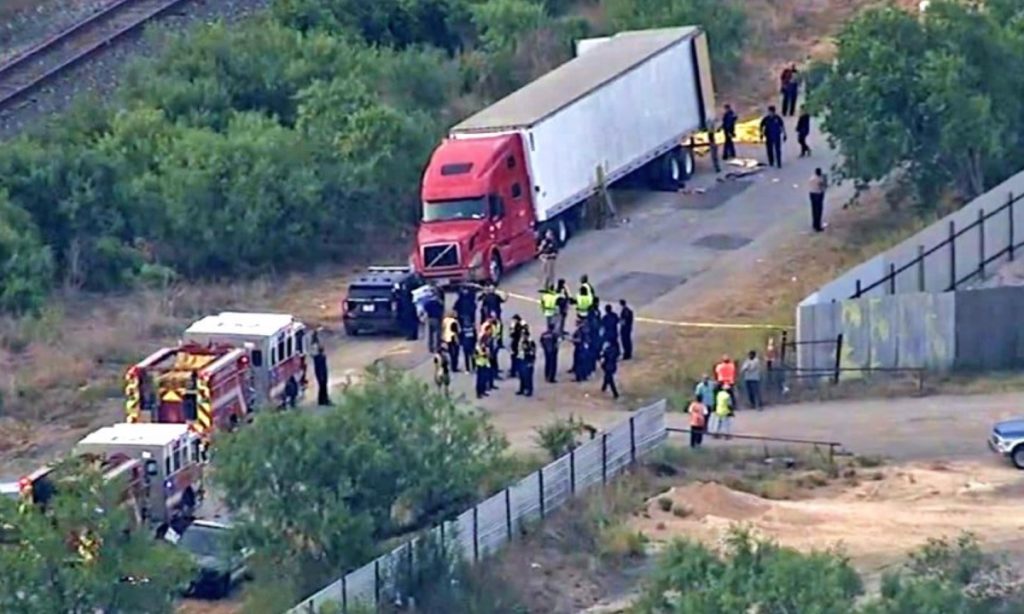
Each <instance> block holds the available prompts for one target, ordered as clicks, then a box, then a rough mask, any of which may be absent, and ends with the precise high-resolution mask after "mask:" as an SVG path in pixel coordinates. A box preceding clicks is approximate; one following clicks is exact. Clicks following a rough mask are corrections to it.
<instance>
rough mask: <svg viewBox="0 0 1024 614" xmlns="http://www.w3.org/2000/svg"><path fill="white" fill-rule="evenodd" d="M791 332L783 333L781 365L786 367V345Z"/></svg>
mask: <svg viewBox="0 0 1024 614" xmlns="http://www.w3.org/2000/svg"><path fill="white" fill-rule="evenodd" d="M788 337H789V331H785V330H784V331H782V347H780V348H779V365H780V366H785V364H786V345H787V342H788Z"/></svg>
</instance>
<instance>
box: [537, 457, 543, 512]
mask: <svg viewBox="0 0 1024 614" xmlns="http://www.w3.org/2000/svg"><path fill="white" fill-rule="evenodd" d="M537 490H538V491H539V492H538V493H537V494H538V495H539V500H540V517H541V518H544V468H543V467H541V468H540V469H538V470H537Z"/></svg>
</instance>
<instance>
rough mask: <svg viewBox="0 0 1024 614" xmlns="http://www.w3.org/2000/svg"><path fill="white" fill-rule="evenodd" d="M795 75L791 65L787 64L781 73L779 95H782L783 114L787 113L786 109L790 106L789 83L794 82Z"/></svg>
mask: <svg viewBox="0 0 1024 614" xmlns="http://www.w3.org/2000/svg"><path fill="white" fill-rule="evenodd" d="M795 76H796V75H794V74H793V68H792V67H791V66H786V67H785V68H783V69H782V72H781V73H780V74H779V95H780V96H781V102H782V114H783V115H785V114H786V110H787V109H788V108H789V92H790V89H789V84H790V83H792V82H793V78H794V77H795Z"/></svg>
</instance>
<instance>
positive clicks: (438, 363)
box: [434, 341, 452, 397]
mask: <svg viewBox="0 0 1024 614" xmlns="http://www.w3.org/2000/svg"><path fill="white" fill-rule="evenodd" d="M448 347H449V346H448V343H447V342H444V341H442V342H441V343H439V344H438V347H437V351H436V352H434V385H436V386H437V391H438V392H440V393H441V394H443V395H444V396H446V397H450V396H451V390H450V386H451V383H452V376H451V368H450V364H449V362H448V356H449V354H448Z"/></svg>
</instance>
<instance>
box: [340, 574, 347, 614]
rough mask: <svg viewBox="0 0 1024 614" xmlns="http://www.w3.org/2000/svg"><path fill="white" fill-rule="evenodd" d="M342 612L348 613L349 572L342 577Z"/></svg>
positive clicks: (342, 613)
mask: <svg viewBox="0 0 1024 614" xmlns="http://www.w3.org/2000/svg"><path fill="white" fill-rule="evenodd" d="M341 614H348V574H345V575H343V576H342V577H341Z"/></svg>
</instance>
